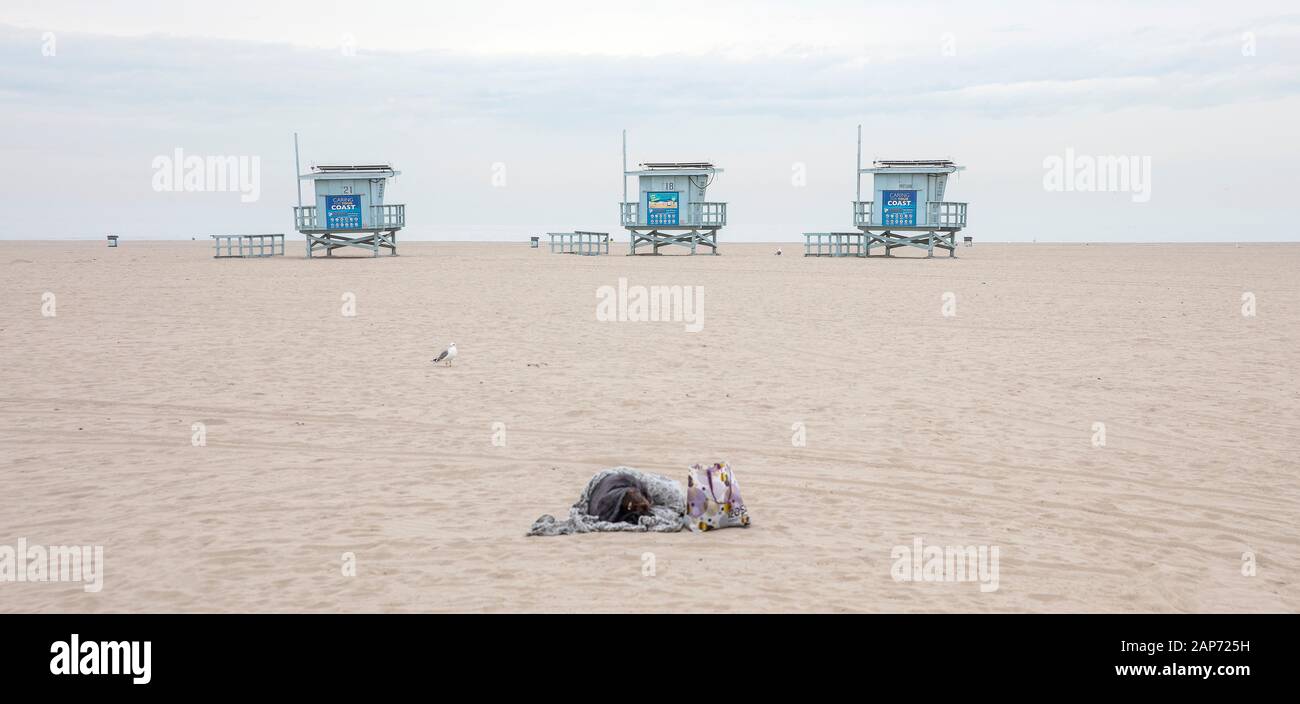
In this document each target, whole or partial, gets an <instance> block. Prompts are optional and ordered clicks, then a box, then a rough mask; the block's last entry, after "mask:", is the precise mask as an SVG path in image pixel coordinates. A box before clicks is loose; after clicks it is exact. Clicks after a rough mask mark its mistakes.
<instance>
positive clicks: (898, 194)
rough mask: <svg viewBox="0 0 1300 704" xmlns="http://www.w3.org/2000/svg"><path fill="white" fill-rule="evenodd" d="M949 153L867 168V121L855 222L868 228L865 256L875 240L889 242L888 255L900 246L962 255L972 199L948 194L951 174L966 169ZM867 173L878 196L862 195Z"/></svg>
mask: <svg viewBox="0 0 1300 704" xmlns="http://www.w3.org/2000/svg"><path fill="white" fill-rule="evenodd" d="M965 169H966V167H965V166H958V165H956V164H954V163H953V162H951V161H948V160H946V159H937V160H930V161H926V160H920V161H896V160H879V161H876V162H874V163H873V164H872V166H871V167H870V168H865V169H864V168H862V126H861V125H859V126H858V169H857V186H856V188H857V197H856V199H855V200H854V201H853V225H854V227H856V228H858V229H859V230H861V231H862V239H863V240H864V246H863V249H864V250H865V251H864V252H863V254H862V256H871V247H872V246H873V245H883V246H884V248H885V256H893V255H892V252H893V251H894V250H895V249H898V248H899V247H916V248H918V249H924V250H925V251H926V256H927V257H933V256H934V249H935V247H938V248H939V249H946V250H948V256H950V257H955V256H957V245H956V238H957V233H958V232H959V231H961V229H962V228H964V227H966V203H957V202H952V201H946V200H944V195H945V193H946V190H947V186H948V174H951V173H955V172H958V171H964V170H965ZM862 174H872V186H871V187H872V192H873V200H867V201H864V200H862Z"/></svg>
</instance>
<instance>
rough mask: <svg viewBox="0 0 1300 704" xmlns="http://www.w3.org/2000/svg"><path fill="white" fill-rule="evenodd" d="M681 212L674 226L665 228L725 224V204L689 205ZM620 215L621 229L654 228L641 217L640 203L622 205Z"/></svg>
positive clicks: (719, 225) (718, 225) (720, 225)
mask: <svg viewBox="0 0 1300 704" xmlns="http://www.w3.org/2000/svg"><path fill="white" fill-rule="evenodd" d="M688 205H689V207H688V208H687V209H686V210H685V211H683V212H682V214H681V217H679V218H678V221H677V224H676V225H668V226H666V227H722V226H724V225H726V224H727V204H726V203H708V202H706V203H690V204H688ZM621 206H622V208H621V209H620V214H621V216H622V223H623V227H654V226H653V225H648V224H647V223H646V222H645V219H644V218H642V217H641V204H640V203H622V204H621Z"/></svg>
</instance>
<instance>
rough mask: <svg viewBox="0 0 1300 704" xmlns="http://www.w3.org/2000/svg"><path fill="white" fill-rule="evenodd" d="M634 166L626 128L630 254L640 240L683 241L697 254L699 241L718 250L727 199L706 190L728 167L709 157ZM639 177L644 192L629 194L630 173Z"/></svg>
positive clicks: (625, 216)
mask: <svg viewBox="0 0 1300 704" xmlns="http://www.w3.org/2000/svg"><path fill="white" fill-rule="evenodd" d="M641 167H642V168H641V169H639V170H636V171H628V168H627V132H626V131H624V132H623V202H622V204H621V205H622V208H621V211H622V224H623V227H624V228H625V229H627V231H628V233H629V235H630V237H629V243H628V254H629V255H634V254H637V246H638V245H649V246H650V247H651V252H650V253H651V254H659V248H660V247H666V246H668V245H681V246H684V247H690V249H691V254H695V253H696V250H697V248H698V247H708V248H709V254H717V253H718V230H720V229H722V227H723V226H724V225H726V224H727V204H726V203H711V202H709V201H708V199H707V198H706V192H707V191H708V188H709V186H710V185H712V184H713V181H714V179H715V178H716V177H717V175H718V174H720V173H722V169H719V168H717V167H715V166H714V165H713V164H710V163H708V162H703V161H691V162H683V161H674V162H647V163H643V164H641ZM629 176H636V177H637V185H638V192H639V196H638V199H637V201H636V202H631V201H629V200H628V199H627V178H628V177H629Z"/></svg>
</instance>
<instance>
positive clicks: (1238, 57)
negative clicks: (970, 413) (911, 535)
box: [0, 0, 1300, 241]
mask: <svg viewBox="0 0 1300 704" xmlns="http://www.w3.org/2000/svg"><path fill="white" fill-rule="evenodd" d="M859 124H861V125H862V126H863V133H864V138H863V141H864V149H863V152H864V154H863V157H864V160H868V161H869V160H870V159H873V158H905V159H907V158H950V159H953V160H956V161H957V162H958V163H961V164H964V165H965V166H967V171H965V172H964V173H962V174H961V175H960V179H959V180H957V181H955V182H953V183H950V185H949V190H948V199H950V200H960V201H967V202H969V203H970V204H971V205H970V215H969V217H970V227H969V230H968V234H971V235H974V236H975V237H977V238H978V239H981V240H987V241H1030V240H1032V239H1037V240H1038V241H1051V240H1062V241H1214V240H1228V241H1231V240H1242V241H1245V240H1295V239H1300V226H1298V225H1297V224H1296V223H1297V222H1298V219H1297V218H1296V217H1295V212H1296V207H1295V203H1296V202H1297V195H1296V192H1295V185H1294V181H1295V178H1294V172H1293V171H1292V166H1293V165H1294V164H1296V163H1297V162H1300V139H1298V138H1297V130H1296V125H1297V124H1300V9H1297V6H1296V5H1295V3H1294V0H1290V1H1286V2H1283V1H1279V2H1269V1H1264V0H1244V1H1242V2H1234V3H1222V2H1141V3H1139V2H1104V1H1103V2H1086V3H1085V2H1079V3H1057V2H1042V1H1038V2H997V3H991V2H989V3H970V2H966V3H960V2H931V3H927V2H908V3H899V2H882V3H876V2H868V1H865V0H857V1H855V2H849V1H847V0H821V1H817V0H804V1H803V2H797V3H796V2H790V1H788V0H787V1H786V2H771V1H769V0H746V1H744V2H730V1H716V0H698V2H697V3H695V4H694V5H688V4H684V3H673V4H662V5H658V6H656V5H654V4H649V3H618V2H610V1H609V0H605V1H603V2H586V1H576V0H551V1H550V2H545V3H538V2H514V1H505V0H496V1H483V0H479V1H476V2H460V3H450V2H444V1H442V0H434V1H428V0H425V1H420V0H411V1H409V2H407V1H399V0H391V1H387V2H386V1H384V0H370V1H369V2H366V3H360V2H346V3H345V2H336V1H331V0H315V1H313V2H297V1H288V0H276V1H275V2H269V1H267V0H259V1H257V2H245V1H243V0H225V1H223V2H221V3H215V2H182V1H178V0H170V1H168V2H153V1H147V2H146V1H139V2H131V1H130V0H121V1H119V2H111V3H110V2H100V1H97V0H88V1H84V2H61V1H58V0H3V3H2V4H0V159H3V162H4V164H5V165H6V167H7V168H4V169H3V171H0V193H3V194H4V197H3V203H4V206H5V208H4V209H5V217H4V218H3V219H2V220H0V238H8V239H14V238H69V239H74V238H101V237H103V235H105V234H108V233H113V234H119V235H122V236H124V237H130V238H184V239H189V238H190V237H200V238H205V237H206V235H208V234H213V233H239V232H284V231H289V230H291V206H292V205H294V204H295V202H296V196H295V195H294V190H293V189H294V186H295V178H294V165H293V137H292V135H293V133H294V132H295V131H296V132H298V133H299V135H300V139H301V144H302V161H303V165H304V167H305V166H306V165H308V164H311V163H316V162H319V163H330V162H339V161H349V160H351V161H358V162H373V161H388V162H391V163H393V164H394V165H396V166H397V167H398V168H399V169H401V170H402V172H403V173H402V176H400V177H399V178H398V179H397V181H396V182H395V183H393V184H392V185H391V187H390V190H389V192H388V197H387V200H388V202H403V203H406V204H407V207H408V219H409V228H408V230H407V231H406V232H405V233H404V234H406V235H407V237H408V238H409V239H436V240H503V239H513V240H519V239H522V238H524V237H526V236H528V235H530V234H540V233H542V232H545V231H548V230H557V229H563V230H572V229H587V230H606V231H616V230H617V229H618V221H617V212H618V211H617V202H618V201H619V199H620V197H621V192H622V186H621V184H620V181H619V172H620V159H621V151H620V150H621V147H620V134H621V130H623V129H625V128H626V129H627V130H628V133H629V158H630V160H631V161H632V162H633V164H635V163H636V162H640V161H669V160H711V161H714V162H715V163H717V164H719V165H720V166H722V167H723V168H725V169H726V172H725V173H724V174H722V175H721V177H720V178H719V179H718V180H717V182H716V183H715V184H714V186H713V187H712V188H711V189H710V191H709V196H710V199H711V200H723V201H727V202H728V203H729V204H730V205H729V206H728V207H729V220H730V224H729V226H728V228H727V229H726V230H724V232H723V237H724V241H725V240H727V239H730V240H733V241H737V240H744V241H758V240H762V241H773V240H780V241H794V240H796V239H799V233H801V232H804V231H812V230H821V231H825V230H840V231H842V230H846V229H850V224H851V210H850V205H849V202H850V201H851V200H852V199H853V190H854V184H853V166H854V148H855V139H856V137H855V130H856V126H857V125H859ZM177 149H181V150H182V151H183V153H184V154H185V155H186V156H199V157H204V158H206V157H222V156H235V157H246V158H248V159H250V160H251V159H252V158H253V157H256V158H257V160H258V165H259V167H260V168H259V169H258V171H257V175H258V177H259V178H258V183H257V185H258V186H259V189H258V192H257V194H256V195H257V198H256V199H253V200H251V202H244V201H245V200H250V199H248V198H241V197H240V194H239V193H235V192H220V191H215V192H214V191H211V190H209V191H201V192H186V191H184V190H180V191H168V190H162V191H160V190H158V189H157V188H156V186H157V183H158V179H157V178H156V177H155V176H156V171H157V169H156V168H155V165H156V164H157V163H158V161H157V159H158V158H159V157H171V156H172V155H173V154H175V150H177ZM1067 153H1073V154H1074V155H1076V158H1078V157H1083V161H1076V163H1075V167H1076V169H1077V168H1086V167H1085V166H1082V165H1083V164H1086V160H1087V159H1088V158H1093V157H1119V156H1122V157H1136V161H1134V162H1131V163H1135V164H1137V167H1136V169H1135V170H1134V171H1133V172H1132V173H1131V174H1129V175H1130V176H1131V178H1132V181H1133V183H1131V184H1129V190H1128V191H1115V192H1096V191H1090V190H1087V186H1086V181H1076V180H1075V179H1067V180H1066V181H1065V183H1066V184H1069V182H1070V181H1075V183H1074V184H1073V185H1074V187H1073V188H1069V187H1068V185H1067V187H1065V188H1056V187H1049V186H1048V185H1047V182H1049V181H1051V179H1050V176H1051V174H1049V171H1050V170H1051V168H1052V167H1051V165H1052V164H1054V163H1057V161H1056V160H1063V159H1064V158H1065V156H1066V154H1067ZM1045 164H1047V166H1045ZM1146 164H1149V172H1148V169H1147V167H1146ZM864 183H865V181H864ZM1056 183H1061V181H1060V180H1059V179H1058V180H1057V181H1056ZM1138 185H1140V186H1141V187H1142V192H1134V190H1135V189H1136V188H1137V187H1138ZM864 188H866V189H867V190H869V188H867V187H865V186H864Z"/></svg>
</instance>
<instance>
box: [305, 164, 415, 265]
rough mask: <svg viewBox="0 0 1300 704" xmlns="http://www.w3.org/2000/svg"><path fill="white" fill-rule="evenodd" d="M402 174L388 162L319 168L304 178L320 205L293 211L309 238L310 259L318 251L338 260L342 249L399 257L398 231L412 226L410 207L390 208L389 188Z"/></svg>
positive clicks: (397, 206) (391, 206)
mask: <svg viewBox="0 0 1300 704" xmlns="http://www.w3.org/2000/svg"><path fill="white" fill-rule="evenodd" d="M399 173H401V172H399V171H396V170H394V169H393V167H392V166H389V165H388V164H358V165H351V166H313V167H312V169H311V171H310V172H308V173H305V174H300V175H299V176H298V178H299V182H301V181H311V182H312V183H313V184H314V186H315V188H314V189H313V191H314V193H315V196H316V204H315V205H308V206H303V205H302V203H301V198H302V197H301V195H299V204H298V207H296V208H294V209H293V215H294V218H293V219H294V227H295V229H297V230H298V232H301V233H302V234H304V235H306V236H307V257H308V258H311V257H312V255H313V254H314V253H315V252H316V251H317V250H318V249H323V250H325V256H327V257H329V256H334V250H336V249H339V248H340V247H359V248H361V249H368V250H370V252H371V256H375V257H377V256H379V249H380V248H381V247H382V248H385V249H387V250H388V251H389V254H391V255H393V256H396V255H397V231H398V230H400V229H402V228H403V227H405V226H406V206H405V205H386V204H385V203H384V187H385V185H386V184H387V182H388V179H390V178H392V177H394V176H397V175H398V174H399Z"/></svg>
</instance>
